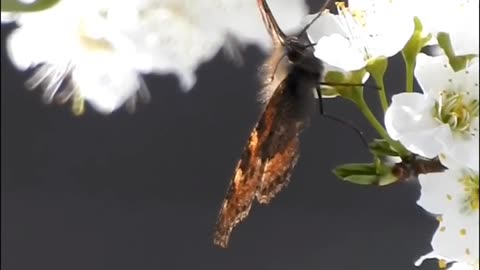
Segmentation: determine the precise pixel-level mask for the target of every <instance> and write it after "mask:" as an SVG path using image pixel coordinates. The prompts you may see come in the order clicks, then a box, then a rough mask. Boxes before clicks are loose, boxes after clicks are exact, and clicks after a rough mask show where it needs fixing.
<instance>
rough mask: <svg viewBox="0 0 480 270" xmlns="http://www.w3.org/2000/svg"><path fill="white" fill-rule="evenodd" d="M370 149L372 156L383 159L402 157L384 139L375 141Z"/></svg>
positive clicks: (369, 146) (370, 145) (370, 144)
mask: <svg viewBox="0 0 480 270" xmlns="http://www.w3.org/2000/svg"><path fill="white" fill-rule="evenodd" d="M368 148H369V149H370V152H372V154H374V155H376V156H379V157H383V156H392V157H398V156H400V155H399V154H398V153H397V151H395V149H393V148H392V147H391V146H390V144H389V143H388V142H387V141H386V140H384V139H374V140H373V142H371V143H369V145H368Z"/></svg>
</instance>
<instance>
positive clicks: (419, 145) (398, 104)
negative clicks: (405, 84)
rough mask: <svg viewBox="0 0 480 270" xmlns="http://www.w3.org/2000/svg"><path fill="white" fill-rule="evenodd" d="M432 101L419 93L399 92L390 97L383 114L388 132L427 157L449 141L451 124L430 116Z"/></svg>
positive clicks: (410, 148) (436, 153) (409, 148)
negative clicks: (389, 102) (388, 105)
mask: <svg viewBox="0 0 480 270" xmlns="http://www.w3.org/2000/svg"><path fill="white" fill-rule="evenodd" d="M433 103H434V102H433V101H432V100H431V99H429V98H427V97H426V96H424V95H422V94H419V93H400V94H398V95H395V96H393V98H392V104H391V105H390V107H389V108H388V109H387V111H386V113H385V127H386V129H387V132H388V133H389V135H390V136H391V137H392V138H393V139H394V140H399V141H400V142H401V143H402V144H403V145H404V146H405V147H406V148H407V149H408V150H410V151H412V152H413V153H416V154H419V155H421V156H424V157H428V158H433V157H435V156H437V155H438V154H439V153H440V152H441V151H442V149H443V148H444V146H445V145H448V144H450V143H451V140H452V138H451V136H452V135H451V131H450V127H449V126H448V125H440V124H439V123H438V122H437V121H435V119H433V117H432V115H431V113H430V111H431V110H432V108H433Z"/></svg>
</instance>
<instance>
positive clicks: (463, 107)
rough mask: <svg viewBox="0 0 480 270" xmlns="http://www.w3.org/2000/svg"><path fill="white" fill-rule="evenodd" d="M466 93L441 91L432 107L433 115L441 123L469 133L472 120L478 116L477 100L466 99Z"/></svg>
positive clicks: (454, 129) (457, 130)
mask: <svg viewBox="0 0 480 270" xmlns="http://www.w3.org/2000/svg"><path fill="white" fill-rule="evenodd" d="M466 95H468V93H456V92H454V91H442V92H441V93H440V97H439V98H438V101H437V103H436V104H435V107H434V117H435V119H436V120H437V121H439V122H440V123H443V124H448V125H449V126H450V128H451V129H452V130H453V131H456V132H459V133H462V134H464V133H469V132H470V129H471V123H472V120H473V119H474V118H475V117H478V114H479V101H478V100H476V99H473V100H468V98H466Z"/></svg>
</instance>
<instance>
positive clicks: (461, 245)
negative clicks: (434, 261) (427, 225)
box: [432, 211, 479, 264]
mask: <svg viewBox="0 0 480 270" xmlns="http://www.w3.org/2000/svg"><path fill="white" fill-rule="evenodd" d="M442 219H443V221H442V222H441V223H440V227H439V229H438V230H437V232H436V233H435V235H434V236H433V239H432V248H433V250H434V252H435V254H438V255H440V256H442V257H447V258H449V259H450V260H452V261H453V260H454V261H460V262H467V263H471V264H473V263H475V262H477V261H478V251H479V249H478V243H479V242H478V236H479V234H478V220H479V219H478V211H477V213H476V214H475V216H474V217H472V218H470V219H465V218H459V217H458V216H456V217H455V216H449V215H444V216H443V218H442Z"/></svg>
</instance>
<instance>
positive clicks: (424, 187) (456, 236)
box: [416, 168, 479, 267]
mask: <svg viewBox="0 0 480 270" xmlns="http://www.w3.org/2000/svg"><path fill="white" fill-rule="evenodd" d="M478 177H479V176H478V171H474V170H471V169H469V168H455V169H448V170H446V171H445V172H441V173H430V174H426V175H420V176H419V182H420V185H421V196H420V199H419V200H418V202H417V203H418V204H419V205H420V206H422V207H423V208H424V209H425V210H427V211H429V212H431V213H433V214H435V215H437V216H438V220H439V227H438V229H437V231H436V232H435V234H434V236H433V239H432V243H431V244H432V249H433V250H432V252H430V253H429V254H427V255H424V256H422V257H421V258H420V260H419V261H417V263H416V264H417V265H418V264H421V262H422V261H423V260H425V259H429V258H437V259H441V260H444V261H445V262H452V261H455V262H460V263H466V264H469V265H475V264H477V267H478V260H479V257H478V252H479V238H478V237H479V209H478V208H479V201H478V200H479V194H478V192H479V189H478V187H479V182H478V181H479V178H478Z"/></svg>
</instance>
